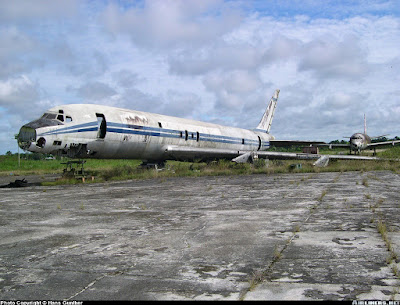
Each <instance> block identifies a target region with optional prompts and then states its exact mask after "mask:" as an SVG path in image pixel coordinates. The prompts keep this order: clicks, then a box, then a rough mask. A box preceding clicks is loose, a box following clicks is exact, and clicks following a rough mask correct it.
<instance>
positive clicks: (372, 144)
mask: <svg viewBox="0 0 400 305" xmlns="http://www.w3.org/2000/svg"><path fill="white" fill-rule="evenodd" d="M397 143H400V140H395V141H385V142H377V143H370V144H368V146H367V147H376V146H380V145H392V146H394V145H395V144H397Z"/></svg>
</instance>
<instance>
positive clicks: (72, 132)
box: [18, 104, 274, 161]
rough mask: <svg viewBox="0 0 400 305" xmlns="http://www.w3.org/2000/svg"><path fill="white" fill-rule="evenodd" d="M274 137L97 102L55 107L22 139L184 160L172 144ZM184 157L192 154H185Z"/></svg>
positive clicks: (56, 147) (67, 149)
mask: <svg viewBox="0 0 400 305" xmlns="http://www.w3.org/2000/svg"><path fill="white" fill-rule="evenodd" d="M273 139H274V137H273V136H271V135H269V134H268V133H265V132H260V131H253V130H247V129H241V128H235V127H227V126H222V125H217V124H211V123H206V122H200V121H194V120H189V119H182V118H177V117H171V116H165V115H159V114H154V113H148V112H141V111H133V110H127V109H121V108H115V107H109V106H102V105H93V104H71V105H63V106H58V107H54V108H52V109H50V110H48V111H46V113H45V114H44V115H43V116H42V117H41V118H40V119H38V120H35V121H32V122H30V123H28V124H26V125H24V126H23V127H21V130H20V133H19V136H18V143H19V145H20V147H21V148H23V149H24V150H28V151H31V152H40V153H52V154H60V155H65V156H68V157H73V158H101V159H109V158H110V159H112V158H118V159H142V160H146V161H163V160H168V159H178V158H176V156H170V155H169V154H168V153H167V150H168V147H177V146H178V147H191V148H202V149H217V150H218V149H231V150H237V151H262V150H266V149H268V148H269V141H270V140H273ZM182 159H190V158H189V157H185V156H182Z"/></svg>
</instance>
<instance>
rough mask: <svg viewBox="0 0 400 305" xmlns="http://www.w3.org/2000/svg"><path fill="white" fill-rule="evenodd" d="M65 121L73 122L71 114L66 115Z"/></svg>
mask: <svg viewBox="0 0 400 305" xmlns="http://www.w3.org/2000/svg"><path fill="white" fill-rule="evenodd" d="M65 122H66V123H70V122H72V118H71V117H70V116H68V115H67V116H65Z"/></svg>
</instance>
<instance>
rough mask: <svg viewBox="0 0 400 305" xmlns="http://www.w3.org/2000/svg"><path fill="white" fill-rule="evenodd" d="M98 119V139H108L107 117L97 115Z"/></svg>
mask: <svg viewBox="0 0 400 305" xmlns="http://www.w3.org/2000/svg"><path fill="white" fill-rule="evenodd" d="M96 117H97V126H98V129H97V138H98V139H104V138H105V137H106V133H107V122H106V117H105V116H104V114H102V113H96Z"/></svg>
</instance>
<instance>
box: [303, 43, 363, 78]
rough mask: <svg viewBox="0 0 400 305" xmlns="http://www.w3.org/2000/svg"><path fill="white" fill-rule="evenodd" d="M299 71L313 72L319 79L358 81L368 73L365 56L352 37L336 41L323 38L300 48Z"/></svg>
mask: <svg viewBox="0 0 400 305" xmlns="http://www.w3.org/2000/svg"><path fill="white" fill-rule="evenodd" d="M302 54H303V57H302V59H301V60H300V63H299V70H300V71H307V70H310V71H313V72H315V73H316V74H317V76H319V77H324V78H332V77H346V78H347V79H359V78H361V77H364V76H365V75H366V73H368V63H367V61H366V54H365V52H364V51H363V50H362V48H361V47H360V46H359V43H358V39H357V38H356V37H354V36H351V37H346V38H345V39H344V40H343V41H337V40H336V39H335V38H334V37H323V38H319V39H315V40H313V41H312V42H310V43H307V44H305V45H304V46H303V48H302Z"/></svg>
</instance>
